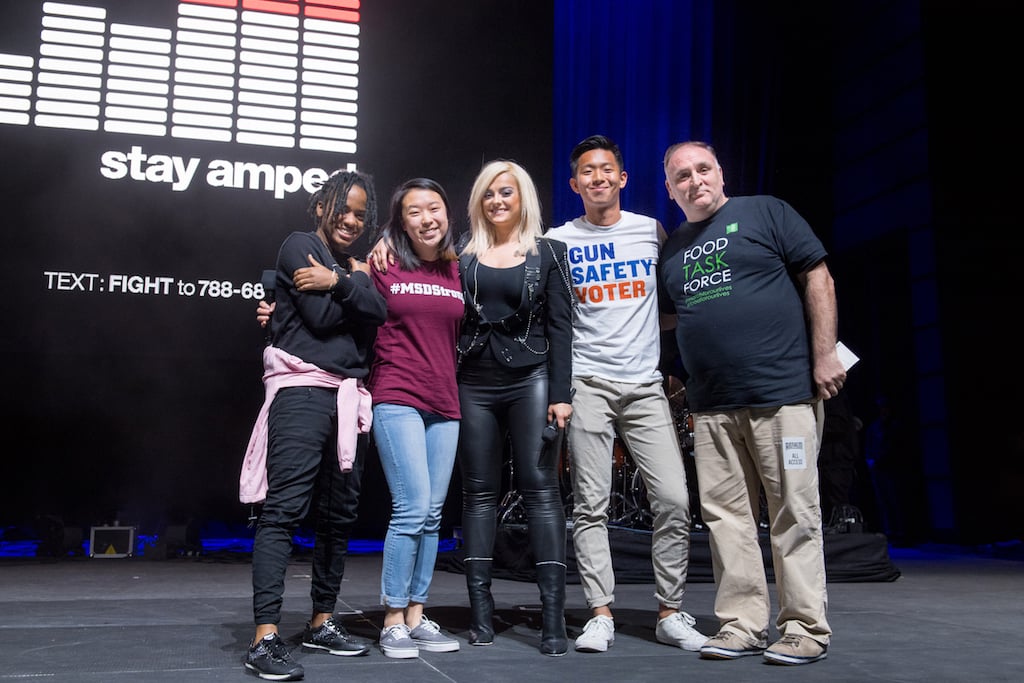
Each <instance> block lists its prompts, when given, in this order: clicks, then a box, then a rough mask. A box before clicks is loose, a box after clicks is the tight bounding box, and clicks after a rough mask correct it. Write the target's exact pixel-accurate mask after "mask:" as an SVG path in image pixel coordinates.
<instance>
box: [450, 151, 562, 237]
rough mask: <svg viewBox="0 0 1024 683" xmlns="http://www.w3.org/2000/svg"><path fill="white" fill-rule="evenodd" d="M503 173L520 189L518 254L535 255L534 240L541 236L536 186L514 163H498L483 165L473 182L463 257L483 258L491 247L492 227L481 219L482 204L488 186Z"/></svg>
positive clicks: (540, 219)
mask: <svg viewBox="0 0 1024 683" xmlns="http://www.w3.org/2000/svg"><path fill="white" fill-rule="evenodd" d="M502 173H508V174H509V175H511V176H512V177H513V178H514V179H515V181H516V184H517V185H518V186H519V204H520V209H521V216H520V219H519V225H518V226H516V230H517V232H518V237H519V251H520V253H522V254H527V253H529V254H536V253H537V238H538V237H540V236H542V235H543V234H544V224H543V219H542V218H541V214H540V198H539V197H538V196H537V186H536V185H534V183H533V179H532V178H531V177H530V174H529V173H527V172H526V169H525V168H523V167H522V166H520V165H519V164H517V163H516V162H514V161H508V160H506V159H497V160H495V161H489V162H487V163H486V164H484V167H483V168H482V169H480V173H478V174H477V176H476V180H475V181H473V189H472V190H471V191H470V193H469V242H468V243H467V244H466V246H465V248H464V249H463V250H462V253H463V254H482V253H484V252H485V251H487V250H488V249H489V248H490V247H493V246H494V226H493V225H491V222H490V221H488V220H487V218H486V216H485V215H484V208H483V200H484V194H485V193H486V192H487V189H488V188H489V187H490V186H491V183H493V182H494V179H495V178H497V177H498V176H500V175H501V174H502Z"/></svg>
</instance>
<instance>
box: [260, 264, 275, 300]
mask: <svg viewBox="0 0 1024 683" xmlns="http://www.w3.org/2000/svg"><path fill="white" fill-rule="evenodd" d="M260 284H261V285H263V300H264V301H266V302H267V303H268V304H272V303H274V288H275V287H276V286H277V271H276V270H264V271H263V275H261V276H260Z"/></svg>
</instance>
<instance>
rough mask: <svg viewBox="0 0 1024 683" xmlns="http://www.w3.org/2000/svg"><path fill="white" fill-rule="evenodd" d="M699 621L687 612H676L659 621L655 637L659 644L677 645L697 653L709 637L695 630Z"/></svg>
mask: <svg viewBox="0 0 1024 683" xmlns="http://www.w3.org/2000/svg"><path fill="white" fill-rule="evenodd" d="M696 623H697V620H696V619H694V618H693V617H691V616H690V615H689V614H687V613H686V612H676V613H675V614H670V615H669V616H667V617H665V618H664V619H659V620H658V625H657V626H656V627H655V629H654V635H655V637H656V638H657V639H658V642H659V643H665V644H666V645H675V646H676V647H681V648H683V649H684V650H689V651H690V652H697V651H699V650H700V648H701V646H703V645H704V643H706V642H707V640H708V637H707V636H706V635H704V634H703V633H701V632H700V631H698V630H697V629H695V628H694V625H695V624H696Z"/></svg>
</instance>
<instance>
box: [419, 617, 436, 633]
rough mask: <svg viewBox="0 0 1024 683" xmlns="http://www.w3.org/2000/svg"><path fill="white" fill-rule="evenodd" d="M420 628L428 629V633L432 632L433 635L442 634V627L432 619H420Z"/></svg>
mask: <svg viewBox="0 0 1024 683" xmlns="http://www.w3.org/2000/svg"><path fill="white" fill-rule="evenodd" d="M419 628H422V629H426V630H427V631H430V632H431V633H440V632H441V627H440V626H438V625H437V624H436V623H434V622H433V621H431V620H430V619H427V618H426V617H422V618H421V619H420V625H419Z"/></svg>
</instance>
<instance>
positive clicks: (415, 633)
mask: <svg viewBox="0 0 1024 683" xmlns="http://www.w3.org/2000/svg"><path fill="white" fill-rule="evenodd" d="M409 637H410V638H412V640H413V642H414V643H416V647H418V648H419V649H421V650H426V651H427V652H455V651H456V650H458V649H459V641H457V640H455V639H454V638H452V637H451V636H446V635H445V634H443V633H441V627H439V626H438V625H437V624H436V623H434V622H433V621H431V620H430V619H427V617H426V615H424V616H423V617H422V618H421V620H420V625H419V626H417V627H416V628H414V629H413V630H412V631H410V632H409Z"/></svg>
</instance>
